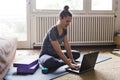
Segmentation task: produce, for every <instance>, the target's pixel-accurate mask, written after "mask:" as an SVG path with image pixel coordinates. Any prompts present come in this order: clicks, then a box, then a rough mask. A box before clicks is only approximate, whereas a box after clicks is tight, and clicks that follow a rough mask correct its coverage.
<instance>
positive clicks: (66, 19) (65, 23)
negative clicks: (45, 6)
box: [60, 16, 72, 29]
mask: <svg viewBox="0 0 120 80" xmlns="http://www.w3.org/2000/svg"><path fill="white" fill-rule="evenodd" d="M71 20H72V17H71V16H67V17H64V18H63V19H60V21H61V25H62V27H63V28H64V29H67V26H68V25H69V24H70V22H71Z"/></svg>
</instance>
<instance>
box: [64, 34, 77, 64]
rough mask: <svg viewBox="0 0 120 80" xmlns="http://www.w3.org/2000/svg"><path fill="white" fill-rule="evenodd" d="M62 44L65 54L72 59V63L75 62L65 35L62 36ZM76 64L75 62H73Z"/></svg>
mask: <svg viewBox="0 0 120 80" xmlns="http://www.w3.org/2000/svg"><path fill="white" fill-rule="evenodd" d="M64 45H65V49H66V51H67V55H68V57H69V58H70V60H71V61H72V63H75V61H74V58H73V55H72V53H71V47H70V45H69V43H68V39H67V35H66V36H65V37H64ZM75 64H76V63H75Z"/></svg>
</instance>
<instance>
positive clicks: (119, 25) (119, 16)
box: [115, 0, 120, 32]
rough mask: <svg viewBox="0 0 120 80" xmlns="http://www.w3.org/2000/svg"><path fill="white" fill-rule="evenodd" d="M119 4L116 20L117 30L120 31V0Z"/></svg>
mask: <svg viewBox="0 0 120 80" xmlns="http://www.w3.org/2000/svg"><path fill="white" fill-rule="evenodd" d="M117 2H118V3H117V6H116V12H115V14H116V16H117V17H116V21H115V28H116V29H115V31H116V32H117V31H120V0H118V1H117Z"/></svg>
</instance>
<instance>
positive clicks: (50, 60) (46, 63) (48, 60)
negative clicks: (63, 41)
mask: <svg viewBox="0 0 120 80" xmlns="http://www.w3.org/2000/svg"><path fill="white" fill-rule="evenodd" d="M71 52H72V55H73V58H74V59H78V58H79V57H80V52H79V51H76V50H72V51H71ZM63 53H64V54H65V56H66V57H68V56H67V53H66V52H65V51H63ZM56 55H57V54H56ZM39 63H40V65H41V66H43V67H46V68H48V69H57V68H59V67H60V66H63V65H65V63H64V62H63V61H62V60H61V59H60V58H55V57H53V56H50V55H47V54H44V55H42V56H41V57H40V58H39Z"/></svg>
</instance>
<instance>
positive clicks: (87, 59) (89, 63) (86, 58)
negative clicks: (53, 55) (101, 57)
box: [66, 51, 99, 74]
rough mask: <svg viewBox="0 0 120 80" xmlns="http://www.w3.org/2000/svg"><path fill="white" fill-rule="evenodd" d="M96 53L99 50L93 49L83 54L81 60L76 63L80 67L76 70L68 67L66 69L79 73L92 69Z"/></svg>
mask: <svg viewBox="0 0 120 80" xmlns="http://www.w3.org/2000/svg"><path fill="white" fill-rule="evenodd" d="M98 53H99V51H93V52H89V53H87V54H84V55H83V59H82V62H81V63H78V65H80V68H79V69H78V70H74V69H71V68H69V67H68V68H66V71H69V72H73V73H78V74H80V73H83V72H86V71H89V70H93V69H94V67H95V64H96V60H97V57H98Z"/></svg>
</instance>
